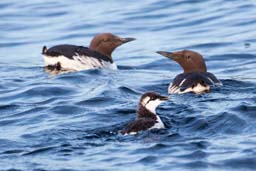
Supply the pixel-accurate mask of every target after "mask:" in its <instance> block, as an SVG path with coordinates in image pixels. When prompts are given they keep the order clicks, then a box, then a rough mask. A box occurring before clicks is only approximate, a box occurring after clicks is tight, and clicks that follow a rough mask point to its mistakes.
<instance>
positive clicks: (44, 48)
mask: <svg viewBox="0 0 256 171" xmlns="http://www.w3.org/2000/svg"><path fill="white" fill-rule="evenodd" d="M46 52H47V47H46V46H44V47H43V49H42V54H46Z"/></svg>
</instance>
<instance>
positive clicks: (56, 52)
mask: <svg viewBox="0 0 256 171" xmlns="http://www.w3.org/2000/svg"><path fill="white" fill-rule="evenodd" d="M44 54H45V55H48V56H52V57H58V56H65V57H67V58H69V59H74V56H78V55H79V56H81V57H82V56H87V57H92V58H97V59H99V60H104V61H108V62H111V63H113V61H112V60H111V59H110V58H108V57H107V56H105V55H102V54H100V53H99V52H97V51H94V50H92V49H89V48H88V47H84V46H76V45H57V46H53V47H51V48H50V49H48V50H47V51H46V52H45V53H44Z"/></svg>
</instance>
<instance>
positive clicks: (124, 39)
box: [120, 37, 136, 43]
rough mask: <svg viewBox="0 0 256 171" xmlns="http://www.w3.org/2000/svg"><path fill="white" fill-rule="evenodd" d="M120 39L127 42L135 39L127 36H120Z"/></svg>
mask: <svg viewBox="0 0 256 171" xmlns="http://www.w3.org/2000/svg"><path fill="white" fill-rule="evenodd" d="M120 40H121V42H122V43H128V42H131V41H134V40H136V39H135V38H131V37H128V38H120Z"/></svg>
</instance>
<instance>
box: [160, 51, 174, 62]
mask: <svg viewBox="0 0 256 171" xmlns="http://www.w3.org/2000/svg"><path fill="white" fill-rule="evenodd" d="M156 53H158V54H160V55H162V56H165V57H167V58H170V59H173V60H175V59H177V56H175V55H174V54H175V53H173V52H165V51H157V52H156Z"/></svg>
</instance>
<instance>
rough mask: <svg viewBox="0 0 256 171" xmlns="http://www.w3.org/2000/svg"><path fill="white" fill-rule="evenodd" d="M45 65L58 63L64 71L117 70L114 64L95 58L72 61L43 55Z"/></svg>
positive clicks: (82, 57)
mask: <svg viewBox="0 0 256 171" xmlns="http://www.w3.org/2000/svg"><path fill="white" fill-rule="evenodd" d="M44 61H45V65H46V66H48V65H56V64H57V63H60V65H61V67H62V68H63V69H65V70H72V71H80V70H87V69H96V68H108V69H113V70H115V69H117V66H116V64H115V63H110V62H106V61H103V60H102V62H101V61H99V60H98V59H96V58H92V57H88V56H74V57H73V59H69V58H67V57H65V56H58V57H50V56H46V55H44Z"/></svg>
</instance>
